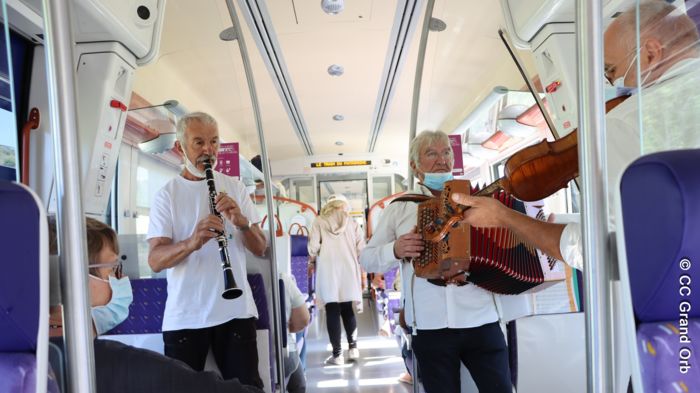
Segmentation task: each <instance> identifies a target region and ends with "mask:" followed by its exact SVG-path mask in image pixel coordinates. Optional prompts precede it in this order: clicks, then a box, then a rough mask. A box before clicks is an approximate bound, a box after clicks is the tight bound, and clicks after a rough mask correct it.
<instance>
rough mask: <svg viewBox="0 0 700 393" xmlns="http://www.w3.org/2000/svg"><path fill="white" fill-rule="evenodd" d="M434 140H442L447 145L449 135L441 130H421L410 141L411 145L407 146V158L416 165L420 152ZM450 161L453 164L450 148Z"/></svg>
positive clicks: (448, 144)
mask: <svg viewBox="0 0 700 393" xmlns="http://www.w3.org/2000/svg"><path fill="white" fill-rule="evenodd" d="M435 142H443V143H444V144H446V145H447V146H451V144H450V137H448V136H447V134H445V133H444V132H442V131H423V132H421V133H420V134H418V135H417V136H416V137H415V138H413V140H412V141H411V146H410V147H409V148H408V160H409V161H410V162H412V163H414V164H415V165H416V167H418V166H419V165H418V164H419V162H420V153H421V151H422V150H423V149H424V148H425V147H426V146H430V145H432V144H433V143H435ZM450 161H451V162H452V163H453V164H454V156H453V152H452V149H450Z"/></svg>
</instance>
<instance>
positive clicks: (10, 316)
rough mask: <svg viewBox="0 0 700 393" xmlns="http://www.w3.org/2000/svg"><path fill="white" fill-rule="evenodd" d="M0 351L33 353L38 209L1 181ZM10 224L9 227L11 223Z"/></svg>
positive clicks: (36, 322)
mask: <svg viewBox="0 0 700 393" xmlns="http://www.w3.org/2000/svg"><path fill="white" fill-rule="evenodd" d="M0 217H2V222H3V223H5V225H0V249H1V250H2V257H1V258H0V271H2V272H3V273H2V274H0V352H28V353H34V352H35V350H36V346H37V341H36V340H37V332H38V328H39V217H40V213H39V208H38V207H37V204H36V201H35V200H34V198H33V197H32V196H31V195H30V194H29V193H27V191H25V190H24V189H23V188H21V187H20V186H18V185H16V184H13V183H9V182H6V181H0ZM10 223H11V224H10Z"/></svg>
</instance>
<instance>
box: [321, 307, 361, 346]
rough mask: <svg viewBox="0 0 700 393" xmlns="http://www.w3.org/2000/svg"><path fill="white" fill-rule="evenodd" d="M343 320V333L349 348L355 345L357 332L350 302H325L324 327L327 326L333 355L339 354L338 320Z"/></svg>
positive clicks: (339, 332)
mask: <svg viewBox="0 0 700 393" xmlns="http://www.w3.org/2000/svg"><path fill="white" fill-rule="evenodd" d="M341 319H342V320H343V326H344V327H345V335H346V336H347V339H348V345H349V346H350V348H355V347H357V342H356V341H355V334H356V332H357V320H355V311H354V310H353V309H352V302H342V303H335V302H333V303H326V327H327V328H328V337H329V338H330V339H331V346H332V347H333V356H340V352H341V351H342V350H341V347H340V335H341V331H340V320H341Z"/></svg>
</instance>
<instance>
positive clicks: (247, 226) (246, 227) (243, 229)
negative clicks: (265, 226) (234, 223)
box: [236, 219, 253, 231]
mask: <svg viewBox="0 0 700 393" xmlns="http://www.w3.org/2000/svg"><path fill="white" fill-rule="evenodd" d="M247 220H248V223H247V224H245V225H243V226H241V227H236V228H238V230H240V231H247V230H249V229H250V228H251V227H252V226H253V223H252V222H251V221H250V219H247Z"/></svg>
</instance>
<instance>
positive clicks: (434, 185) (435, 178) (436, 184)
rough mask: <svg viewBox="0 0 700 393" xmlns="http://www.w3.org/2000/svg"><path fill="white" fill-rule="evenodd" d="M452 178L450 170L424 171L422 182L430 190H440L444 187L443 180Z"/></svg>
mask: <svg viewBox="0 0 700 393" xmlns="http://www.w3.org/2000/svg"><path fill="white" fill-rule="evenodd" d="M453 178H454V177H453V176H452V172H426V173H425V176H424V178H423V184H424V185H425V186H426V187H428V188H430V189H431V190H435V191H442V189H443V188H445V182H447V181H450V180H452V179H453Z"/></svg>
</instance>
